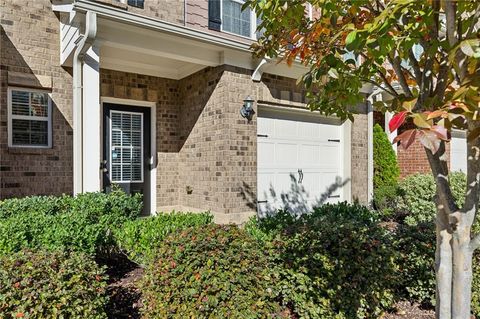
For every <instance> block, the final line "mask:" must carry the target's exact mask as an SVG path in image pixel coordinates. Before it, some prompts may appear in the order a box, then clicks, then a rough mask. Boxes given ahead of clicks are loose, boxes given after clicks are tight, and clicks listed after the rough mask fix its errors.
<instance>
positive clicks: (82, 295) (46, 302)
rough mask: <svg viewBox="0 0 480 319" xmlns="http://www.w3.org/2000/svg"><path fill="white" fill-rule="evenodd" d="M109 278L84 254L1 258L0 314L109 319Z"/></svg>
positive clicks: (25, 252)
mask: <svg viewBox="0 0 480 319" xmlns="http://www.w3.org/2000/svg"><path fill="white" fill-rule="evenodd" d="M105 289H106V278H105V275H104V272H103V269H102V268H100V267H98V266H97V265H96V263H95V262H94V261H93V260H91V259H90V257H88V256H87V255H85V254H82V253H73V252H71V253H67V252H46V251H37V252H32V251H28V250H23V251H20V252H17V253H14V254H11V255H4V256H0V313H1V314H2V315H1V317H2V318H5V319H9V318H92V319H96V318H98V319H100V318H106V317H107V315H106V314H105V312H104V305H105V303H106V301H107V297H106V294H105Z"/></svg>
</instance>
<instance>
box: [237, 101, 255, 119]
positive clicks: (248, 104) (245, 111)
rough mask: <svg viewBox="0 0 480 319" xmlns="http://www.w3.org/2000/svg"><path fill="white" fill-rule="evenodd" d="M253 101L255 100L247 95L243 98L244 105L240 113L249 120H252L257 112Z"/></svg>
mask: <svg viewBox="0 0 480 319" xmlns="http://www.w3.org/2000/svg"><path fill="white" fill-rule="evenodd" d="M253 102H254V100H253V99H252V98H251V97H250V95H249V96H247V97H246V98H245V99H244V100H243V106H242V108H241V109H240V115H241V116H242V117H243V118H246V119H247V120H249V121H251V120H252V116H253V114H255V111H254V110H253Z"/></svg>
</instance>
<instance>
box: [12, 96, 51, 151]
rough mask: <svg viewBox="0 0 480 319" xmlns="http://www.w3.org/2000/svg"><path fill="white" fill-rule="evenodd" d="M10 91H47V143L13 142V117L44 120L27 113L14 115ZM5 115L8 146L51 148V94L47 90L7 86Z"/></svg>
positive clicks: (41, 117)
mask: <svg viewBox="0 0 480 319" xmlns="http://www.w3.org/2000/svg"><path fill="white" fill-rule="evenodd" d="M12 91H21V92H28V93H35V92H37V93H47V95H48V108H47V112H48V114H47V117H46V118H47V122H48V128H47V135H48V137H47V145H31V144H13V127H12V126H13V119H19V120H30V121H45V117H43V116H29V115H15V114H12ZM7 114H8V115H7V117H8V124H7V126H8V147H12V148H43V149H46V148H52V94H51V92H50V91H48V90H41V89H30V88H22V87H9V88H8V101H7Z"/></svg>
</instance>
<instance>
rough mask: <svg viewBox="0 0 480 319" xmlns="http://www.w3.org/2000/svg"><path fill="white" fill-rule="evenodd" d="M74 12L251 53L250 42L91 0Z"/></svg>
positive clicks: (77, 0)
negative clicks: (220, 35) (90, 13)
mask: <svg viewBox="0 0 480 319" xmlns="http://www.w3.org/2000/svg"><path fill="white" fill-rule="evenodd" d="M73 10H75V11H80V12H89V11H90V12H94V13H96V14H97V15H98V17H102V18H106V19H109V20H114V21H119V22H123V23H128V24H132V25H136V26H139V27H144V28H148V29H152V30H156V31H161V32H164V33H168V34H172V35H177V36H181V37H183V38H187V39H191V40H197V41H202V42H205V43H209V44H214V45H219V46H222V47H225V48H230V49H236V50H240V51H247V52H250V51H251V50H250V44H251V43H250V42H253V41H250V42H243V41H240V40H236V39H228V38H223V37H219V36H218V35H216V34H214V33H209V32H205V31H201V30H197V29H193V28H188V27H186V26H184V25H181V24H174V23H169V22H165V21H161V20H158V19H155V18H150V17H147V16H143V15H140V14H137V13H133V12H130V11H125V10H122V9H119V8H115V7H111V6H108V5H104V4H101V3H98V2H92V1H89V0H75V2H74V4H73Z"/></svg>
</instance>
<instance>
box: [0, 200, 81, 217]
mask: <svg viewBox="0 0 480 319" xmlns="http://www.w3.org/2000/svg"><path fill="white" fill-rule="evenodd" d="M72 199H73V198H72V197H71V196H66V195H62V196H32V197H24V198H11V199H5V200H3V201H0V219H5V218H9V217H11V216H12V215H18V214H23V213H27V214H31V213H36V212H42V213H43V214H45V215H55V214H58V213H59V212H63V211H67V210H69V209H70V207H71V202H72Z"/></svg>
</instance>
